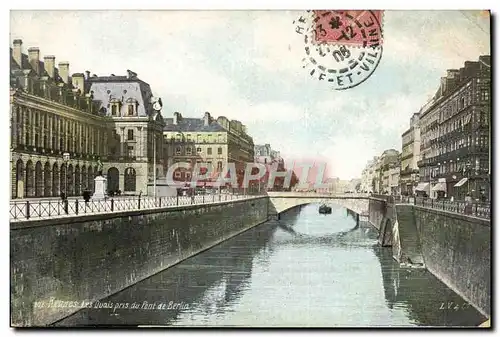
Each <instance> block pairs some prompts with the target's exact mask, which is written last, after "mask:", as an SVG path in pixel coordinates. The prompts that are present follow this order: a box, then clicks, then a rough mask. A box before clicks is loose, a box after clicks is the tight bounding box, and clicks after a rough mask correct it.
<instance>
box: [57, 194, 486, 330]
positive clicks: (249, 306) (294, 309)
mask: <svg viewBox="0 0 500 337" xmlns="http://www.w3.org/2000/svg"><path fill="white" fill-rule="evenodd" d="M89 277H92V276H91V275H89ZM96 307H97V308H96ZM484 320H485V318H484V317H483V316H482V315H481V314H480V313H478V312H477V311H476V310H475V309H474V308H473V307H472V306H471V305H469V304H468V303H467V302H465V301H464V300H463V299H462V298H461V297H460V296H458V295H457V294H455V293H454V292H453V291H452V290H450V289H449V288H447V287H446V286H445V285H444V284H443V283H441V282H440V281H439V280H438V279H437V278H435V277H434V276H433V275H432V274H431V273H429V272H428V271H426V270H422V269H407V268H400V267H399V265H398V263H396V262H395V261H394V259H393V258H392V255H391V250H390V248H382V247H378V246H377V232H376V231H375V230H374V229H373V228H371V227H370V225H368V224H363V223H362V224H361V225H360V226H359V228H357V227H356V222H355V220H354V218H353V217H352V216H350V215H348V214H347V212H346V210H345V209H343V208H341V207H338V208H336V207H334V208H333V210H332V214H330V215H320V214H318V205H315V204H311V205H307V206H303V207H297V208H294V209H292V210H290V211H288V212H286V213H285V214H283V215H282V216H281V220H279V221H269V222H266V223H264V224H262V225H259V226H257V227H255V228H253V229H251V230H248V231H246V232H245V233H243V234H240V235H239V236H237V237H234V238H232V239H230V240H228V241H226V242H224V243H222V244H220V245H218V246H216V247H214V248H212V249H209V250H207V251H205V252H203V253H201V254H199V255H197V256H194V257H192V258H190V259H188V260H186V261H184V262H182V263H180V264H178V265H176V266H174V267H171V268H169V269H167V270H165V271H163V272H161V273H158V274H156V275H154V276H152V277H150V278H149V279H146V280H144V281H142V282H140V283H137V284H135V285H134V286H132V287H129V288H127V289H125V290H123V291H121V292H119V293H117V294H115V295H112V296H110V297H109V298H106V299H103V300H101V301H99V302H98V303H94V305H93V307H92V308H89V309H83V310H80V311H79V312H77V313H75V314H74V315H72V316H69V317H67V318H65V319H64V320H62V321H59V322H57V323H56V324H55V325H56V326H110V325H113V326H125V325H132V326H138V325H141V326H142V325H148V326H149V325H162V326H240V327H271V326H272V327H275V326H276V327H280V326H281V327H367V326H368V327H377V326H378V327H387V326H477V325H479V324H480V323H482V322H483V321H484Z"/></svg>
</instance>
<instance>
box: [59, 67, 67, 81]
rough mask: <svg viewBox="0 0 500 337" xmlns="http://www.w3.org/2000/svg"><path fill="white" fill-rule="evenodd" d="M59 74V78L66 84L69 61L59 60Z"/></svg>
mask: <svg viewBox="0 0 500 337" xmlns="http://www.w3.org/2000/svg"><path fill="white" fill-rule="evenodd" d="M59 76H61V78H62V80H63V82H64V83H65V84H68V82H69V62H59Z"/></svg>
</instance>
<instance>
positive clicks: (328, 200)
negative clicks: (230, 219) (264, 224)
mask: <svg viewBox="0 0 500 337" xmlns="http://www.w3.org/2000/svg"><path fill="white" fill-rule="evenodd" d="M267 194H268V196H269V215H270V216H278V215H279V214H280V213H283V212H285V211H286V210H289V209H291V208H294V207H297V206H300V205H306V204H312V203H324V204H333V205H339V206H342V207H344V208H347V209H349V210H351V211H353V212H355V213H357V214H359V215H361V216H368V209H369V206H368V205H369V198H370V196H369V194H356V193H345V194H329V193H309V192H268V193H267Z"/></svg>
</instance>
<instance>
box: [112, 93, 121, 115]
mask: <svg viewBox="0 0 500 337" xmlns="http://www.w3.org/2000/svg"><path fill="white" fill-rule="evenodd" d="M120 104H121V102H120V100H118V99H116V98H112V99H111V100H110V101H109V105H110V107H111V116H114V117H116V116H120Z"/></svg>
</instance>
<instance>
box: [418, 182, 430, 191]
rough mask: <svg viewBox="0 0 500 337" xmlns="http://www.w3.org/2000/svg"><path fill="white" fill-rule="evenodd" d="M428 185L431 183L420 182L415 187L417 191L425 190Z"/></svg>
mask: <svg viewBox="0 0 500 337" xmlns="http://www.w3.org/2000/svg"><path fill="white" fill-rule="evenodd" d="M427 186H429V183H419V184H418V185H417V187H415V191H425V189H426V188H427Z"/></svg>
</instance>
